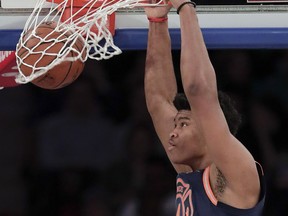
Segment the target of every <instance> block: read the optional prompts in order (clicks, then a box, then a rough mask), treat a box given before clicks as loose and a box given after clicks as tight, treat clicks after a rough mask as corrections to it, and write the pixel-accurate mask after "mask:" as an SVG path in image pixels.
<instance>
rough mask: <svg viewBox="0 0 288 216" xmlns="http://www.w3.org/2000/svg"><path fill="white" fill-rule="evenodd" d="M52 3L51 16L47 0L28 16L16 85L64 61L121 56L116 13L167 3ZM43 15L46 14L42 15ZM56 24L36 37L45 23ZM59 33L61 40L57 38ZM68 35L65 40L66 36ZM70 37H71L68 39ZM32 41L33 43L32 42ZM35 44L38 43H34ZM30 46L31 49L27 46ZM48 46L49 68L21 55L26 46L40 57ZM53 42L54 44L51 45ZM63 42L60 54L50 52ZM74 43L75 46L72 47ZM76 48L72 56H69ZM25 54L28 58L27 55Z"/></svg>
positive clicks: (76, 0) (70, 0)
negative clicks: (25, 70) (26, 70)
mask: <svg viewBox="0 0 288 216" xmlns="http://www.w3.org/2000/svg"><path fill="white" fill-rule="evenodd" d="M47 1H49V2H51V3H52V4H51V7H50V8H48V9H47V8H45V10H46V11H47V10H48V14H47V12H46V14H45V13H44V12H43V10H44V4H45V3H47V2H46V0H38V1H37V3H36V6H35V8H34V10H33V12H32V14H31V15H30V16H29V18H28V20H27V22H26V24H25V26H24V29H23V32H22V34H21V36H20V39H19V42H18V44H17V47H16V59H17V65H18V67H19V68H20V69H19V75H18V77H16V82H17V83H20V84H24V83H27V82H31V81H32V80H34V79H36V78H37V77H40V76H42V75H44V74H45V73H46V72H47V71H48V70H50V69H51V68H53V67H54V66H55V65H58V64H61V62H63V61H76V60H81V61H82V62H85V61H86V60H87V59H88V58H90V59H95V60H102V59H109V58H111V57H113V56H115V55H119V54H121V50H120V49H119V48H118V47H117V46H116V45H115V44H114V42H113V35H114V34H115V12H116V10H117V9H119V8H133V7H143V6H147V5H150V6H157V5H160V4H162V3H163V2H164V0H159V2H157V3H156V4H153V5H152V4H148V3H147V0H47ZM43 14H44V15H43ZM47 22H54V23H55V22H56V25H57V27H56V28H55V29H53V32H52V33H51V34H50V35H48V36H45V37H43V38H42V37H41V34H40V35H39V33H38V34H37V33H36V32H37V31H36V29H37V27H39V26H40V25H41V24H43V23H47ZM53 33H57V35H59V37H56V38H54V34H53ZM63 35H65V37H63ZM67 35H68V36H67ZM35 38H37V43H35V44H33V47H32V48H31V40H34V39H35ZM29 41H30V42H29ZM35 41H36V40H35ZM77 41H78V42H79V41H82V42H83V44H84V45H83V47H82V49H81V50H75V49H73V47H74V46H73V45H74V44H76V43H77ZM28 42H29V44H30V47H28V46H27V44H28ZM44 43H49V44H50V45H49V47H48V48H47V49H44V50H41V53H40V54H41V55H42V56H45V55H46V56H47V55H49V56H51V55H53V56H55V58H54V60H53V61H51V63H49V64H48V65H47V66H43V65H41V67H38V66H37V63H38V62H39V61H41V60H40V59H39V60H38V61H35V62H29V61H28V62H27V61H25V56H23V55H21V54H23V53H19V50H20V49H22V50H23V47H24V48H25V49H26V50H28V51H27V55H30V56H31V55H33V54H35V55H39V52H40V51H39V48H38V49H37V47H40V45H43V44H44ZM51 43H52V44H51ZM57 43H58V44H59V43H63V48H62V50H61V51H60V52H59V51H58V52H55V53H51V49H50V52H48V51H47V50H48V49H49V48H51V47H52V46H53V44H57ZM71 44H72V45H71ZM72 49H73V52H74V53H77V54H76V55H75V54H73V56H71V55H69V53H70V52H71V50H72ZM27 55H26V56H27ZM21 66H22V67H23V66H24V67H29V68H30V69H31V71H32V72H31V74H29V75H27V74H26V75H25V74H24V73H23V72H22V71H21Z"/></svg>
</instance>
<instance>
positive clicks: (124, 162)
mask: <svg viewBox="0 0 288 216" xmlns="http://www.w3.org/2000/svg"><path fill="white" fill-rule="evenodd" d="M145 54H146V53H145V51H137V52H136V51H125V52H123V54H121V55H119V56H115V57H113V58H112V59H110V60H104V61H91V60H89V61H87V63H86V66H85V70H84V71H83V73H82V74H81V76H80V77H79V79H78V80H77V81H76V82H74V83H73V84H71V85H70V86H67V87H65V88H63V89H59V90H44V89H40V88H38V87H35V86H33V85H32V84H27V85H22V86H18V87H16V88H6V89H3V90H1V91H0V101H1V105H0V122H1V124H0V127H1V129H0V143H1V145H0V173H1V174H0V216H39V215H41V216H156V215H157V216H175V206H174V200H175V186H176V183H175V179H176V173H175V171H174V170H173V168H172V166H171V165H170V162H169V161H168V159H167V158H166V155H165V153H164V151H163V149H162V146H161V145H160V143H159V140H158V138H157V136H156V134H155V132H154V128H153V126H152V123H151V119H150V117H149V115H148V112H147V109H146V106H145V98H144V91H143V90H144V89H143V77H144V67H145ZM209 54H210V58H211V61H212V63H213V65H214V67H215V71H216V74H217V79H218V88H219V89H221V90H223V91H225V92H227V93H228V94H229V95H230V96H231V97H232V98H233V99H234V100H235V103H236V106H237V108H238V110H239V111H240V113H241V114H242V118H243V123H242V127H241V128H240V131H239V133H238V135H237V137H238V138H239V139H240V141H242V142H243V144H244V145H245V146H246V147H247V148H248V149H249V150H250V152H251V153H252V154H253V156H254V157H255V160H257V161H258V162H260V163H261V164H262V166H263V168H264V172H265V176H266V180H267V182H266V183H267V189H268V192H267V201H266V208H265V214H264V216H284V215H285V216H286V215H288V207H287V198H286V195H287V192H288V127H287V123H288V121H287V117H288V51H286V50H210V51H209ZM173 56H174V60H175V61H174V66H175V71H176V73H177V74H176V75H177V79H178V80H180V76H179V56H180V52H179V50H175V51H173ZM179 83H180V82H179ZM179 91H181V85H180V86H179ZM235 169H236V167H235Z"/></svg>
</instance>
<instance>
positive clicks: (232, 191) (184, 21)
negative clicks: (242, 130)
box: [171, 0, 260, 208]
mask: <svg viewBox="0 0 288 216" xmlns="http://www.w3.org/2000/svg"><path fill="white" fill-rule="evenodd" d="M185 1H187V0H171V2H172V4H173V6H174V7H175V8H178V12H179V16H180V26H181V43H182V45H181V76H182V83H183V87H184V91H185V94H186V96H187V98H188V101H189V104H190V105H191V110H192V114H193V116H195V121H196V122H197V124H198V125H199V127H200V130H201V131H202V133H203V137H204V142H205V144H206V145H207V152H208V155H209V157H210V158H211V161H212V165H211V169H210V181H211V184H212V187H213V186H216V185H217V182H216V181H217V178H218V177H217V176H218V174H219V170H220V173H221V174H223V176H224V178H225V181H224V183H225V190H224V191H223V193H222V194H221V196H219V197H218V199H220V201H223V202H225V203H227V204H229V205H232V206H234V207H238V208H251V207H253V206H255V205H256V203H257V202H258V198H259V193H260V183H259V177H258V173H257V169H256V165H255V161H254V159H253V157H252V156H251V154H250V153H249V152H248V150H247V149H246V148H245V147H244V146H243V145H242V144H241V143H240V142H239V141H238V140H237V139H236V138H235V137H234V136H233V135H232V134H231V133H230V131H229V128H228V125H227V122H226V119H225V117H224V114H223V112H222V109H221V107H220V104H219V101H218V95H217V85H216V75H215V72H214V69H213V66H212V64H211V62H210V59H209V56H208V52H207V49H206V46H205V43H204V40H203V36H202V33H201V30H200V27H199V24H198V18H197V15H196V10H195V8H194V5H193V4H192V3H191V2H190V3H184V2H185ZM183 3H184V4H183ZM179 8H180V9H179Z"/></svg>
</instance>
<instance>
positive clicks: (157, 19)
mask: <svg viewBox="0 0 288 216" xmlns="http://www.w3.org/2000/svg"><path fill="white" fill-rule="evenodd" d="M170 8H171V6H167V7H155V8H152V7H147V8H145V12H146V15H147V18H148V19H149V32H148V44H147V55H146V65H145V81H144V84H145V97H146V104H147V108H148V111H149V113H150V115H151V118H152V121H153V124H154V127H155V130H156V132H157V135H158V137H159V138H160V140H161V143H162V145H163V147H164V149H165V150H166V152H167V148H168V140H169V133H170V132H171V131H172V130H173V127H174V117H175V115H176V113H177V110H176V108H175V107H174V106H173V100H174V97H175V95H176V93H177V85H176V79H175V75H174V68H173V62H172V54H171V41H170V35H169V31H168V22H167V13H168V12H169V10H170ZM167 153H168V152H167ZM168 157H169V153H168ZM173 166H174V167H175V169H176V171H177V172H181V171H183V168H181V167H182V166H179V165H178V166H175V164H173Z"/></svg>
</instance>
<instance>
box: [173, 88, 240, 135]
mask: <svg viewBox="0 0 288 216" xmlns="http://www.w3.org/2000/svg"><path fill="white" fill-rule="evenodd" d="M218 100H219V103H220V106H221V109H222V110H223V113H224V116H225V118H226V121H227V124H228V126H229V130H230V132H231V133H232V134H233V135H236V134H237V132H238V129H239V127H240V125H241V122H242V118H241V115H240V114H239V112H238V111H237V109H236V108H235V102H234V101H233V100H232V99H231V98H230V97H229V96H228V94H226V93H224V92H222V91H218ZM173 104H174V106H175V107H176V109H177V110H178V111H179V110H191V106H190V104H189V102H188V100H187V97H186V95H185V94H184V93H178V94H177V95H176V96H175V98H174V101H173Z"/></svg>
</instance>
